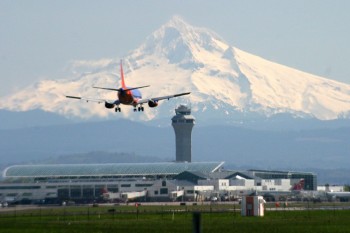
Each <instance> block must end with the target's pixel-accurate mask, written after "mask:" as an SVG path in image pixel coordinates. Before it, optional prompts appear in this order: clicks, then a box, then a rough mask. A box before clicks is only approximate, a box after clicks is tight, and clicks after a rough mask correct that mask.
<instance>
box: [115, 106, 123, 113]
mask: <svg viewBox="0 0 350 233" xmlns="http://www.w3.org/2000/svg"><path fill="white" fill-rule="evenodd" d="M114 110H115V112H121V111H122V110H121V109H120V107H116V108H115V109H114Z"/></svg>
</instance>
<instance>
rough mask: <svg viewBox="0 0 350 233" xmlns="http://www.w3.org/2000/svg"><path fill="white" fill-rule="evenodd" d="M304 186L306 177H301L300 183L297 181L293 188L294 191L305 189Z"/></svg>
mask: <svg viewBox="0 0 350 233" xmlns="http://www.w3.org/2000/svg"><path fill="white" fill-rule="evenodd" d="M304 186H305V180H304V179H300V180H299V182H298V183H295V184H294V185H293V188H292V190H294V191H300V190H304Z"/></svg>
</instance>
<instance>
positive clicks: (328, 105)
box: [0, 16, 350, 121]
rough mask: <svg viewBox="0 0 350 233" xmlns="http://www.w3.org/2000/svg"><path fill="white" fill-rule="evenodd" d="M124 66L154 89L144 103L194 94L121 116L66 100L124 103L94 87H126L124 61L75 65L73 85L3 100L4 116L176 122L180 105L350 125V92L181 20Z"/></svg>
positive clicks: (205, 112) (233, 115)
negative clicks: (41, 113)
mask: <svg viewBox="0 0 350 233" xmlns="http://www.w3.org/2000/svg"><path fill="white" fill-rule="evenodd" d="M122 59H123V66H124V72H125V81H126V83H127V85H128V86H142V85H151V87H148V88H145V89H141V91H142V93H143V97H145V98H146V97H157V96H162V95H169V94H175V93H181V92H187V91H191V92H192V94H191V95H190V96H184V97H180V98H175V99H171V100H170V101H169V102H168V101H161V102H160V104H159V107H158V108H153V109H151V108H148V107H147V108H146V109H145V112H143V113H139V112H137V113H134V112H133V111H132V108H131V107H128V106H121V107H122V113H115V112H114V111H111V110H108V109H105V108H104V105H103V104H95V103H85V102H82V101H75V100H70V99H66V98H65V95H80V96H84V97H90V98H105V99H110V100H113V99H115V98H116V93H114V92H109V91H105V90H97V89H94V88H92V86H103V87H119V86H120V77H119V76H120V75H119V70H118V69H119V68H118V67H119V59H101V60H96V61H76V62H73V63H72V64H71V68H70V69H71V74H69V75H68V76H67V77H66V78H64V79H61V80H58V81H53V80H44V81H41V82H39V83H36V84H34V85H32V86H29V87H27V88H25V89H23V90H21V91H19V92H17V93H14V94H11V95H9V96H7V97H5V98H3V99H1V100H0V109H7V110H14V111H27V110H32V109H43V110H45V111H49V112H56V113H59V114H61V115H65V116H74V117H80V118H89V117H93V116H98V117H108V116H118V115H122V116H123V117H125V116H128V117H129V118H130V119H144V120H150V119H155V118H160V117H168V116H171V115H173V114H174V108H175V106H177V105H179V104H182V103H185V104H190V105H191V107H192V111H193V112H194V114H195V115H196V116H198V115H202V116H203V118H206V119H208V118H221V119H223V120H225V121H230V120H232V121H233V120H239V119H241V118H242V117H250V116H267V117H269V116H273V115H275V114H279V113H288V114H291V115H293V116H294V117H308V118H317V119H321V120H330V119H338V118H350V85H348V84H344V83H340V82H337V81H333V80H329V79H326V78H323V77H319V76H315V75H312V74H308V73H305V72H302V71H299V70H296V69H293V68H289V67H287V66H283V65H280V64H277V63H274V62H271V61H268V60H265V59H263V58H261V57H258V56H255V55H252V54H249V53H247V52H244V51H242V50H240V49H238V48H235V47H233V46H231V45H229V44H227V43H226V42H225V41H224V40H223V39H222V38H221V37H220V36H218V35H217V34H216V33H214V32H212V31H210V30H208V29H205V28H198V27H193V26H191V25H189V24H188V23H186V22H185V21H184V20H183V19H181V18H180V17H178V16H175V17H173V18H172V19H171V20H170V21H169V22H167V23H166V24H164V25H163V26H161V27H160V28H159V29H158V30H156V31H155V32H154V33H153V34H151V35H150V36H149V37H148V38H146V40H145V42H144V43H143V44H142V45H141V46H140V47H139V48H137V49H135V50H133V51H131V52H130V53H129V54H127V55H126V56H125V57H123V58H122Z"/></svg>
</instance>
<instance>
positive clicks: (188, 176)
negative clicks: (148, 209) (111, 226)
mask: <svg viewBox="0 0 350 233" xmlns="http://www.w3.org/2000/svg"><path fill="white" fill-rule="evenodd" d="M175 113H176V115H175V116H174V117H173V118H172V125H173V127H174V130H175V135H176V162H169V163H119V164H60V165H14V166H10V167H7V168H6V169H5V170H4V171H3V174H2V181H1V183H0V202H2V203H4V202H7V203H63V202H67V201H73V202H77V203H92V202H100V201H101V202H102V201H110V202H114V201H132V200H137V201H205V200H212V199H213V198H214V199H215V200H219V199H220V200H233V199H237V198H240V197H241V196H243V195H248V194H251V193H252V192H258V193H261V194H266V195H270V194H276V193H280V194H282V193H283V194H288V193H290V192H291V187H293V185H295V184H296V183H298V182H299V181H300V180H301V179H302V180H303V184H304V187H303V188H304V190H317V177H316V175H315V174H313V173H308V172H305V173H304V172H291V171H267V170H248V171H230V170H225V169H224V162H192V155H191V153H192V152H191V131H192V128H193V126H194V123H195V122H194V121H195V119H194V117H193V116H192V115H191V110H190V108H188V107H186V106H183V105H181V106H180V107H178V108H177V109H176V110H175Z"/></svg>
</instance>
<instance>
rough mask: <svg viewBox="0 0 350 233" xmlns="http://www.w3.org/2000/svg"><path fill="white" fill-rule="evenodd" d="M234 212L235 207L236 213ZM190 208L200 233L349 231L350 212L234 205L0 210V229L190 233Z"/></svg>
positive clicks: (191, 230)
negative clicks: (250, 211)
mask: <svg viewBox="0 0 350 233" xmlns="http://www.w3.org/2000/svg"><path fill="white" fill-rule="evenodd" d="M235 210H236V211H235ZM193 212H200V213H201V228H202V232H240V233H244V232H249V233H251V232H262V233H264V232H269V233H272V232H286V233H288V232H293V233H295V232H298V233H299V232H350V210H346V209H337V210H318V209H316V208H308V209H305V210H292V211H288V210H284V209H283V208H281V209H279V211H275V210H273V211H272V210H267V211H265V216H264V217H242V216H240V212H239V206H238V205H236V206H233V205H203V206H202V205H198V206H139V207H138V208H136V207H135V206H107V207H106V206H104V207H91V206H82V207H38V208H37V209H31V210H19V209H17V208H12V209H9V210H8V211H6V212H0V232H6V233H15V232H16V233H17V232H21V233H24V232H28V233H29V232H33V233H41V232H45V233H46V232H62V233H63V232H69V233H73V232H83V233H90V232H96V233H97V232H108V233H111V232H128V233H132V232H152V233H155V232H182V233H184V232H193V223H192V217H193Z"/></svg>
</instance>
